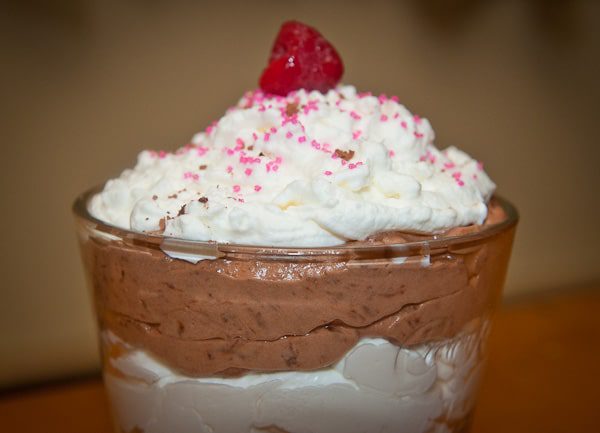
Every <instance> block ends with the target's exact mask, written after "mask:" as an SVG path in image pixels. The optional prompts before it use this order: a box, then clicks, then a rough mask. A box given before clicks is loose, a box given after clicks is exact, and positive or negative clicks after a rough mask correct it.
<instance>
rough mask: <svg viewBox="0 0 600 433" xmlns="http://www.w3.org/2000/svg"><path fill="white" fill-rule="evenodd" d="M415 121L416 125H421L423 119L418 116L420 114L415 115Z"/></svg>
mask: <svg viewBox="0 0 600 433" xmlns="http://www.w3.org/2000/svg"><path fill="white" fill-rule="evenodd" d="M413 120H414V121H415V123H416V124H417V125H419V124H420V123H421V117H419V115H418V114H415V115H414V116H413Z"/></svg>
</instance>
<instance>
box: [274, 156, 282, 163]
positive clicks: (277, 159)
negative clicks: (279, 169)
mask: <svg viewBox="0 0 600 433" xmlns="http://www.w3.org/2000/svg"><path fill="white" fill-rule="evenodd" d="M275 162H276V163H277V164H281V163H282V162H283V159H282V158H281V156H278V157H277V158H275Z"/></svg>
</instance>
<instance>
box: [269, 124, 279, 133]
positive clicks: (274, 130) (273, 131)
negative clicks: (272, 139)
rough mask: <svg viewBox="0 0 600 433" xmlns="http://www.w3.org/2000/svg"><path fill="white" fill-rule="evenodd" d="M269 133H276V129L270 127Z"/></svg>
mask: <svg viewBox="0 0 600 433" xmlns="http://www.w3.org/2000/svg"><path fill="white" fill-rule="evenodd" d="M270 131H271V132H272V133H273V134H275V133H276V132H277V128H275V127H274V126H272V127H271V129H270Z"/></svg>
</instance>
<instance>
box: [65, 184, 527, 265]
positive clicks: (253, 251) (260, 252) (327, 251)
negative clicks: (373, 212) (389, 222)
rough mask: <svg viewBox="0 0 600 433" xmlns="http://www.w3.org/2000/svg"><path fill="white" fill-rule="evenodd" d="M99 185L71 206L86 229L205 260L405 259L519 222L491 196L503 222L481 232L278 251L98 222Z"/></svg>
mask: <svg viewBox="0 0 600 433" xmlns="http://www.w3.org/2000/svg"><path fill="white" fill-rule="evenodd" d="M103 185H104V184H101V185H96V186H94V187H92V188H89V189H87V190H86V191H84V192H83V193H81V194H79V195H78V196H77V197H76V199H75V201H74V202H73V205H72V211H73V213H74V215H75V216H76V217H77V218H78V219H80V220H81V221H83V222H85V223H87V224H88V225H90V226H91V227H90V228H91V229H93V230H94V231H95V232H100V233H102V234H104V235H106V237H107V238H109V239H118V240H122V241H128V242H130V243H134V244H136V245H146V246H149V247H154V248H157V247H158V248H160V249H162V250H163V251H166V250H168V251H169V252H179V253H181V254H183V255H185V254H189V255H200V256H202V257H207V258H208V257H211V258H217V257H224V256H239V255H243V256H247V255H250V256H268V257H278V258H283V257H287V258H290V259H294V258H302V257H315V256H326V257H327V256H356V255H358V256H364V255H366V256H371V255H373V254H377V255H381V253H382V251H385V254H384V255H385V256H407V255H410V254H414V253H418V254H422V255H429V254H434V253H435V252H439V251H448V250H462V249H464V248H469V247H471V246H474V245H477V244H481V243H483V242H485V241H486V240H487V239H489V238H492V237H494V236H495V235H497V234H500V233H503V232H505V231H508V230H509V229H511V228H512V227H514V226H515V225H516V224H517V222H518V220H519V214H518V211H517V209H516V208H515V206H514V205H513V204H512V203H510V202H509V201H508V200H506V199H505V198H503V197H502V196H499V195H494V199H496V200H497V202H498V203H499V204H500V206H502V209H503V210H504V211H505V213H506V218H505V219H504V220H503V221H501V222H499V223H496V224H490V225H489V226H485V227H484V228H483V229H482V230H478V231H474V232H470V233H466V234H461V235H454V236H442V237H436V235H435V234H432V235H430V236H431V237H425V238H424V239H419V240H415V241H408V242H399V243H393V244H385V243H374V244H369V243H360V241H350V242H347V243H344V244H340V245H332V246H315V247H286V246H281V247H280V246H272V245H271V246H269V245H248V244H236V243H224V242H216V241H197V240H190V239H182V238H174V237H169V236H163V235H161V234H154V233H143V232H137V231H134V230H129V229H123V228H120V227H117V226H114V225H111V224H109V223H106V222H104V221H102V220H99V219H98V218H96V217H94V216H93V215H92V214H91V213H90V212H89V210H88V206H87V204H88V202H89V200H90V199H91V198H92V197H93V196H94V195H95V194H97V193H98V192H100V191H101V190H102V188H103ZM425 236H427V235H425Z"/></svg>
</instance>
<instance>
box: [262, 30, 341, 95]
mask: <svg viewBox="0 0 600 433" xmlns="http://www.w3.org/2000/svg"><path fill="white" fill-rule="evenodd" d="M343 73H344V64H343V63H342V59H341V58H340V56H339V54H338V53H337V51H336V50H335V48H334V47H333V45H331V44H330V43H329V41H327V39H325V38H324V37H323V36H322V35H321V34H320V33H319V32H318V31H317V30H316V29H314V28H313V27H310V26H307V25H306V24H302V23H300V22H298V21H287V22H285V23H283V25H282V26H281V29H280V30H279V33H278V34H277V38H276V39H275V43H274V44H273V49H272V50H271V57H270V58H269V64H268V65H267V67H266V68H265V70H264V71H263V73H262V76H261V77H260V88H261V89H262V90H263V91H265V92H267V93H273V94H275V95H282V96H285V95H287V94H288V93H289V92H291V91H293V90H298V89H305V90H309V91H310V90H318V91H320V92H323V93H325V92H327V91H328V90H329V89H332V88H334V87H335V86H336V85H337V84H338V83H339V81H340V79H341V78H342V74H343Z"/></svg>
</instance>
